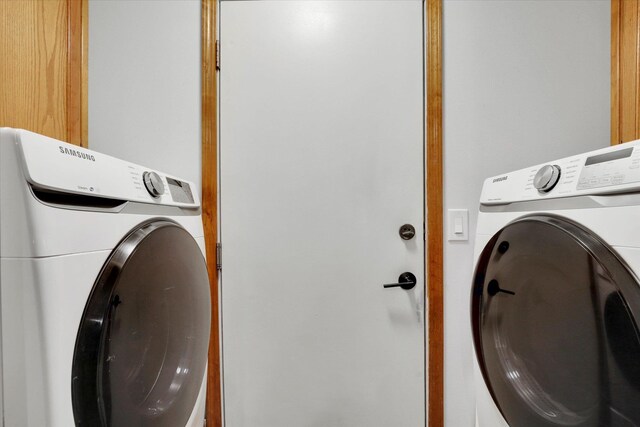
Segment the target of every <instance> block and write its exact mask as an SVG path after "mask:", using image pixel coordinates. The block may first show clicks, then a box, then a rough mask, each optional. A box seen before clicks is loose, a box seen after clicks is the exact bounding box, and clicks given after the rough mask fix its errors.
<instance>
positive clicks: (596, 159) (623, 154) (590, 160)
mask: <svg viewBox="0 0 640 427" xmlns="http://www.w3.org/2000/svg"><path fill="white" fill-rule="evenodd" d="M631 153H633V147H630V148H625V149H624V150H617V151H611V152H609V153H604V154H600V155H598V156H591V157H587V161H586V162H585V164H584V165H585V166H589V165H596V164H598V163H604V162H609V161H611V160H618V159H626V158H627V157H631Z"/></svg>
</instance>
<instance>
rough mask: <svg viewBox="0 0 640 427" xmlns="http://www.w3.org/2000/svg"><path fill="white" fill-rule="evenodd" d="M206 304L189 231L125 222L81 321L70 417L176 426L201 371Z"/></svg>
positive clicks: (119, 426) (94, 422)
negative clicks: (125, 232)
mask: <svg viewBox="0 0 640 427" xmlns="http://www.w3.org/2000/svg"><path fill="white" fill-rule="evenodd" d="M210 313H211V307H210V292H209V280H208V275H207V266H206V263H205V260H204V257H203V256H202V252H201V251H200V248H199V246H198V244H197V243H196V241H195V240H194V239H193V237H192V236H191V235H190V234H189V233H188V232H187V231H186V230H184V229H183V228H182V227H180V226H179V225H177V224H175V223H173V222H170V221H168V220H156V221H152V222H148V223H144V224H142V225H141V226H139V227H138V228H136V229H135V230H133V231H132V232H131V233H130V234H129V235H128V236H127V237H126V238H125V239H124V240H122V242H121V243H120V244H119V245H118V247H117V248H116V249H115V250H114V251H113V253H112V254H111V256H110V257H109V259H108V260H107V262H106V263H105V265H104V266H103V268H102V271H101V272H100V275H99V276H98V279H97V281H96V282H95V284H94V286H93V290H92V292H91V296H90V298H89V301H88V302H87V305H86V307H85V311H84V315H83V319H82V322H81V324H80V329H79V331H78V336H77V339H76V347H75V352H74V357H73V367H72V399H73V412H74V419H75V423H76V426H91V427H96V426H103V427H107V426H109V427H111V426H113V427H126V426H153V427H180V426H184V425H185V424H186V423H187V421H188V419H189V417H190V416H191V413H192V411H193V409H194V406H195V403H196V399H197V398H198V395H199V392H200V387H201V385H202V381H203V377H204V374H205V369H206V365H207V350H208V344H209V329H210V319H211V314H210Z"/></svg>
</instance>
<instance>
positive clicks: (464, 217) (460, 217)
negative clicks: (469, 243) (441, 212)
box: [447, 209, 469, 240]
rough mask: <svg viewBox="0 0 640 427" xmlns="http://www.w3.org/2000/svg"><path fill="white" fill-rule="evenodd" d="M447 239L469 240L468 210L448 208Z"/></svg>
mask: <svg viewBox="0 0 640 427" xmlns="http://www.w3.org/2000/svg"><path fill="white" fill-rule="evenodd" d="M447 212H448V215H449V232H448V233H447V234H448V240H469V211H468V210H467V209H449V210H448V211H447Z"/></svg>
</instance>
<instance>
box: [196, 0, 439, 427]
mask: <svg viewBox="0 0 640 427" xmlns="http://www.w3.org/2000/svg"><path fill="white" fill-rule="evenodd" d="M424 9H425V15H426V16H425V22H426V29H427V34H426V46H425V47H426V52H425V56H426V61H425V66H426V76H425V78H426V80H425V88H426V93H425V113H426V118H425V145H426V147H425V155H426V159H425V162H426V163H425V164H426V169H427V170H426V187H425V191H426V212H427V213H428V214H427V218H426V228H427V230H426V231H427V238H426V242H425V249H426V250H425V254H426V255H425V256H426V262H425V266H426V275H425V277H426V279H427V280H426V285H425V286H426V295H427V306H428V314H427V323H428V335H427V337H428V344H427V352H428V362H427V365H428V386H427V392H428V393H427V412H428V420H429V422H428V423H429V427H442V426H443V425H444V325H443V321H444V319H443V228H442V227H443V225H442V218H443V205H442V188H443V187H442V0H425V8H424ZM217 15H218V0H202V17H201V19H202V37H201V42H202V47H201V49H202V58H201V61H202V73H201V78H202V87H201V90H202V218H203V222H204V232H205V240H206V253H207V259H208V260H209V261H208V264H209V280H210V283H211V297H212V301H211V307H212V316H211V341H210V344H209V370H208V374H207V381H208V383H207V409H206V418H207V425H208V426H210V427H211V426H215V427H222V395H221V382H220V381H221V372H220V334H219V327H220V324H219V301H218V295H219V294H218V271H217V269H216V262H215V260H216V242H217V241H218V212H217V203H218V141H217V136H218V111H217V73H216V54H217V52H216V34H217ZM427 189H428V191H427Z"/></svg>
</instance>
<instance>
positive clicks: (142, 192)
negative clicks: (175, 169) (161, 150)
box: [16, 130, 200, 208]
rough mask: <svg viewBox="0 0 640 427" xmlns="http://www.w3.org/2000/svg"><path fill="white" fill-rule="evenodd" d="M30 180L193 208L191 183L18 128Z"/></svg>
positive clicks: (75, 190) (78, 191)
mask: <svg viewBox="0 0 640 427" xmlns="http://www.w3.org/2000/svg"><path fill="white" fill-rule="evenodd" d="M16 132H17V133H18V136H19V138H18V140H17V141H16V143H17V145H18V148H19V150H20V151H21V153H22V158H23V161H24V166H25V167H24V170H25V175H26V176H25V177H26V179H27V181H28V182H30V183H31V184H33V185H35V186H37V187H39V188H42V189H48V190H53V191H59V192H67V193H75V194H85V195H91V196H99V197H104V198H110V199H119V200H129V201H136V202H142V203H153V204H162V205H172V206H181V207H192V208H197V207H199V205H200V201H199V200H198V199H197V196H196V195H195V194H194V190H193V188H194V186H193V183H190V182H188V181H185V180H181V179H178V178H175V177H171V176H168V175H166V174H163V173H161V172H158V171H153V170H151V169H149V168H145V167H143V166H140V165H136V164H134V163H130V162H126V161H124V160H120V159H116V158H115V157H111V156H108V155H106V154H101V153H97V152H95V151H91V150H87V149H85V148H82V147H78V146H75V145H71V144H67V143H64V142H61V141H58V140H55V139H52V138H47V137H45V136H42V135H38V134H35V133H32V132H28V131H23V130H17V131H16Z"/></svg>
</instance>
